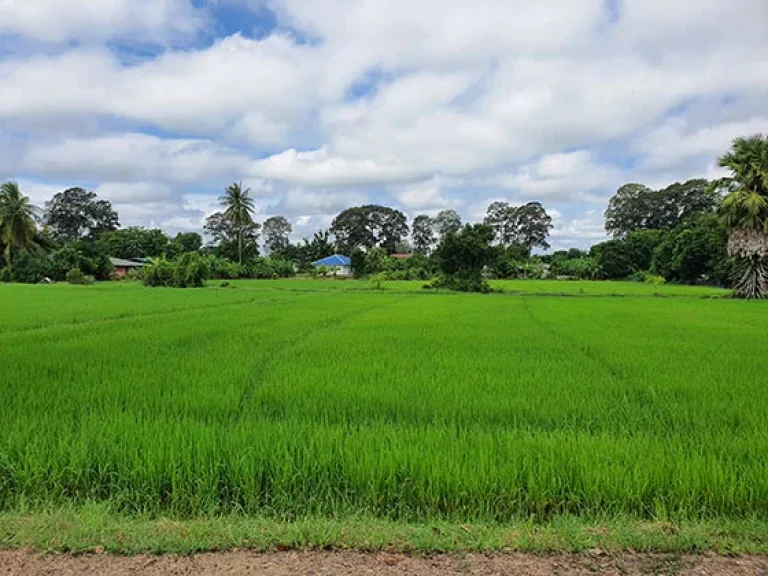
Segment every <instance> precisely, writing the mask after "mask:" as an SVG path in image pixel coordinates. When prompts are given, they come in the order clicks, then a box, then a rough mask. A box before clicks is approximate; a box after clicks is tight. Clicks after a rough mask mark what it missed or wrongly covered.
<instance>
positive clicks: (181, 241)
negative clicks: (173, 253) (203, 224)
mask: <svg viewBox="0 0 768 576" xmlns="http://www.w3.org/2000/svg"><path fill="white" fill-rule="evenodd" d="M172 243H173V244H174V245H176V246H177V247H178V251H179V253H181V254H184V253H186V252H199V251H200V249H201V248H202V247H203V237H202V236H200V234H198V233H197V232H179V233H178V234H176V236H175V238H174V239H173V240H172Z"/></svg>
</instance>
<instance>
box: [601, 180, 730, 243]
mask: <svg viewBox="0 0 768 576" xmlns="http://www.w3.org/2000/svg"><path fill="white" fill-rule="evenodd" d="M718 202H719V194H718V193H717V191H715V189H714V188H713V187H712V186H711V185H710V183H709V182H708V181H707V180H703V179H696V180H688V181H687V182H683V183H680V182H675V183H674V184H672V185H670V186H667V187H666V188H662V189H661V190H652V189H651V188H648V187H647V186H644V185H643V184H636V183H631V184H624V185H623V186H622V187H621V188H619V189H618V190H617V192H616V194H615V195H614V196H613V197H612V198H611V199H610V201H609V202H608V209H607V210H606V211H605V229H606V231H607V232H608V233H610V234H611V235H613V236H614V237H616V238H622V237H624V236H626V235H627V234H629V233H630V232H633V231H635V230H662V229H671V228H674V227H675V226H677V225H678V224H680V223H681V222H682V221H684V220H686V219H687V218H690V217H692V216H695V215H697V214H708V213H712V212H714V211H715V209H716V208H717V204H718Z"/></svg>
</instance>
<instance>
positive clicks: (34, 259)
mask: <svg viewBox="0 0 768 576" xmlns="http://www.w3.org/2000/svg"><path fill="white" fill-rule="evenodd" d="M11 272H12V275H13V281H14V282H19V283H22V284H37V283H39V282H40V281H42V280H43V278H50V276H51V263H50V261H49V260H48V257H47V256H45V255H43V254H38V253H30V252H21V253H19V255H18V256H17V257H16V259H15V260H14V261H13V266H12V267H11Z"/></svg>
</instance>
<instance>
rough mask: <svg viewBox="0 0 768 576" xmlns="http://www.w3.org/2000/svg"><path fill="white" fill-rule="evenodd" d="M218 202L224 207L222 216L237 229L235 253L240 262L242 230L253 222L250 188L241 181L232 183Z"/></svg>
mask: <svg viewBox="0 0 768 576" xmlns="http://www.w3.org/2000/svg"><path fill="white" fill-rule="evenodd" d="M219 204H220V205H221V207H222V208H224V217H225V218H226V219H227V220H229V222H230V224H231V225H232V227H233V228H234V229H235V230H237V254H238V260H239V262H240V264H242V263H243V231H244V230H245V229H246V228H247V227H248V226H249V225H251V224H253V214H254V212H256V206H255V205H254V203H253V198H251V189H250V188H246V189H243V183H242V182H240V183H239V184H238V183H234V184H232V185H231V186H228V187H227V189H226V190H224V195H223V196H220V197H219Z"/></svg>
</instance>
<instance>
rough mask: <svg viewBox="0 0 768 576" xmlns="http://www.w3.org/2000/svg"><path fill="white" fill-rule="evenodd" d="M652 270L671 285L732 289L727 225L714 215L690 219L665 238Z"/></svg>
mask: <svg viewBox="0 0 768 576" xmlns="http://www.w3.org/2000/svg"><path fill="white" fill-rule="evenodd" d="M652 270H653V272H654V273H656V274H658V275H661V276H663V277H664V278H666V279H667V280H668V281H671V282H683V283H686V284H698V283H705V284H717V285H720V286H728V285H729V284H730V277H731V275H732V271H733V262H732V261H731V259H730V258H729V257H728V230H727V228H726V226H725V225H724V224H723V222H722V221H721V220H720V219H719V218H718V217H717V216H715V215H714V214H707V215H701V216H698V217H695V218H691V219H689V220H687V221H686V222H684V223H683V224H681V225H679V226H677V227H676V228H675V229H673V230H671V231H669V232H668V233H666V234H665V235H664V236H663V240H662V242H661V243H660V244H659V245H658V246H657V248H656V250H655V251H654V256H653V266H652Z"/></svg>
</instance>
